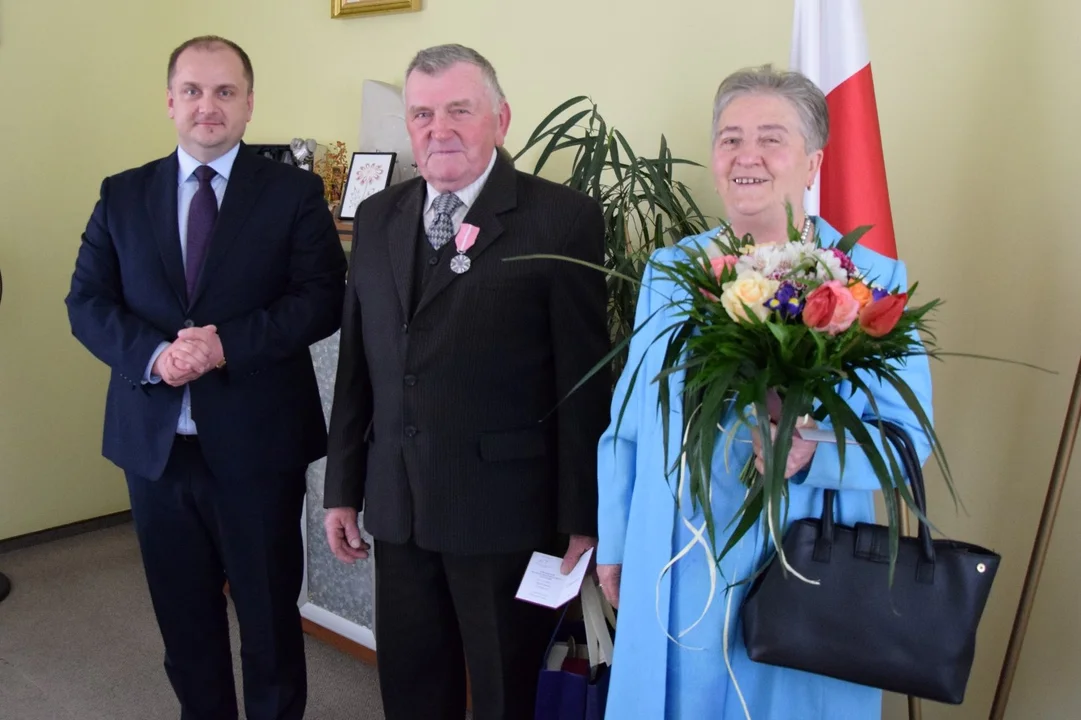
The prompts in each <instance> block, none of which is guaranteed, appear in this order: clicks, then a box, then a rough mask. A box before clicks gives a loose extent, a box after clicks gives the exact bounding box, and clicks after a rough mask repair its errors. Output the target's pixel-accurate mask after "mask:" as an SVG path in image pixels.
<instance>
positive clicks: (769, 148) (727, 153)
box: [713, 93, 822, 219]
mask: <svg viewBox="0 0 1081 720" xmlns="http://www.w3.org/2000/svg"><path fill="white" fill-rule="evenodd" d="M717 126H718V127H717V130H718V132H717V139H716V141H715V142H714V144H713V180H714V182H715V183H716V184H717V192H718V193H720V195H721V199H722V200H723V201H724V205H725V209H726V210H727V212H728V214H729V215H730V216H732V217H733V219H735V217H738V216H743V217H750V216H754V215H759V214H760V213H763V212H776V211H778V210H779V211H780V213H781V217H784V205H785V202H786V201H787V202H790V203H791V204H792V210H793V212H795V213H796V214H797V216H798V214H799V212H800V211H801V210H802V208H803V191H804V190H805V189H806V188H807V186H809V185H810V184H811V183H812V182H813V181H814V177H815V173H816V172H817V171H818V167H819V165H821V163H822V151H821V150H818V151H816V152H813V153H810V154H808V153H807V149H806V145H805V143H804V140H803V132H802V130H801V127H800V122H799V116H798V115H797V114H796V109H795V107H793V106H792V103H790V102H789V101H788V100H786V99H784V98H782V97H779V96H777V95H771V94H765V93H763V94H754V95H744V96H742V97H739V98H736V99H735V100H733V101H732V102H731V103H729V105H728V107H727V108H725V110H724V112H722V113H721V117H720V118H719V119H718V121H717Z"/></svg>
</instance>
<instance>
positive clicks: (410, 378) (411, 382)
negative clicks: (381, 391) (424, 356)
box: [405, 375, 417, 387]
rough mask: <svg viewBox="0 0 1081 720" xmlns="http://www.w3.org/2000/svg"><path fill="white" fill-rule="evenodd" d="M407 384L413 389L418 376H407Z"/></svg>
mask: <svg viewBox="0 0 1081 720" xmlns="http://www.w3.org/2000/svg"><path fill="white" fill-rule="evenodd" d="M405 384H406V385H408V386H409V387H413V386H414V385H416V384H417V376H416V375H406V376H405Z"/></svg>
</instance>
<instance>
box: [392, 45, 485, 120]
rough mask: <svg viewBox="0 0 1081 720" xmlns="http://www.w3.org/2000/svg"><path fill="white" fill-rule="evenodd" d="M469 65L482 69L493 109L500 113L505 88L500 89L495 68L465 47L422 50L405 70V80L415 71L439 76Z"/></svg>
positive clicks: (455, 46) (439, 46)
mask: <svg viewBox="0 0 1081 720" xmlns="http://www.w3.org/2000/svg"><path fill="white" fill-rule="evenodd" d="M462 62H464V63H469V64H470V65H476V66H477V67H478V68H480V72H481V75H482V76H483V77H484V84H485V85H486V86H487V87H488V93H489V94H490V95H491V96H492V109H493V110H495V111H496V112H498V111H499V104H500V103H502V102H504V101H505V100H506V96H505V95H503V88H501V87H499V78H498V77H496V74H495V68H494V67H492V64H491V63H490V62H488V60H487V58H485V57H484V56H483V55H481V54H480V53H479V52H477V51H476V50H474V49H473V48H467V47H465V46H464V45H455V44H451V45H436V46H435V47H430V48H426V49H424V50H421V51H420V52H418V53H417V54H416V56H414V57H413V60H412V61H411V62H410V63H409V67H408V68H406V70H405V79H406V80H409V76H410V74H412V72H413V71H414V70H416V71H417V72H422V73H424V74H425V75H438V74H440V73H441V72H443V71H444V70H447V69H449V68H450V67H452V66H454V65H457V64H458V63H462Z"/></svg>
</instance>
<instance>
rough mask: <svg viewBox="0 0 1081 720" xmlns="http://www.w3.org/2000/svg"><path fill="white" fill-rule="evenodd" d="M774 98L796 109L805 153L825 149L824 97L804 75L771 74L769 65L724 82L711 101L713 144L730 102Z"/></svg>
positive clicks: (790, 72)
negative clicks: (746, 96) (741, 99)
mask: <svg viewBox="0 0 1081 720" xmlns="http://www.w3.org/2000/svg"><path fill="white" fill-rule="evenodd" d="M755 94H760V95H777V96H778V97H782V98H784V99H785V100H788V102H790V103H792V106H793V107H794V108H795V109H796V115H797V116H798V117H799V120H800V129H801V131H802V132H803V142H804V145H806V148H807V152H808V153H813V152H815V151H816V150H821V149H822V148H824V147H826V141H827V140H829V135H830V112H829V106H828V105H827V104H826V96H825V95H824V94H823V93H822V90H821V89H819V87H818V86H817V85H815V84H814V83H813V82H811V81H810V80H809V79H808V78H807V77H806V76H805V75H803V74H801V73H798V72H796V71H794V70H787V71H785V70H774V69H773V66H772V65H762V66H761V67H754V68H744V69H743V70H737V71H736V72H734V73H732V74H731V75H729V76H728V77H726V78H725V79H724V81H723V82H722V83H721V85H720V87H718V88H717V95H716V97H715V98H714V100H713V141H714V142H716V141H717V132H718V131H719V130H720V128H719V127H718V125H719V124H720V121H721V113H723V112H724V111H725V108H727V107H728V106H729V105H730V104H731V103H732V101H733V100H735V99H736V98H739V97H743V96H745V95H755Z"/></svg>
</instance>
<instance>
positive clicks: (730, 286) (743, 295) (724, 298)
mask: <svg viewBox="0 0 1081 720" xmlns="http://www.w3.org/2000/svg"><path fill="white" fill-rule="evenodd" d="M779 286H780V283H779V282H778V281H776V280H770V279H769V278H767V277H764V276H763V275H762V273H759V272H756V271H754V270H750V271H747V272H745V273H740V274H739V276H738V277H737V278H736V279H735V280H732V281H730V282H726V283H725V284H724V285H722V286H721V289H722V290H723V291H724V292H722V293H721V305H722V306H723V307H724V309H725V312H727V313H728V316H729V317H730V318H732V319H733V320H735V321H736V322H745V321H746V320H747V319H748V318H747V313H746V311H745V310H744V308H743V306H744V305H746V306H747V307H748V308H750V309H751V312H752V313H754V314H755V315H756V316H757V317H758V319H759V320H765V319H766V316H768V315H769V313H770V310H769V308H767V307H766V301H767V300H769V299H770V298H771V297H773V295H774V294H775V293H776V292H777V288H778V287H779Z"/></svg>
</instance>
